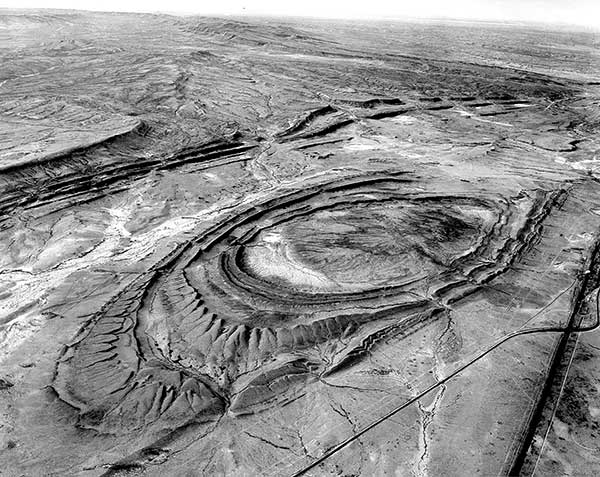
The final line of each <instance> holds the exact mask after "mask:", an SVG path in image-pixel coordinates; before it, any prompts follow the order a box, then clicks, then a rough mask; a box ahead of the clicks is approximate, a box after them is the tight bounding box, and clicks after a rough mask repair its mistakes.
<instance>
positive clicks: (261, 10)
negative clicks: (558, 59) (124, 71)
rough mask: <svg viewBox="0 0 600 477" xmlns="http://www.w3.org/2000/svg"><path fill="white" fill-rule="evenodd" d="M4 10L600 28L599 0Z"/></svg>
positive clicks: (379, 0)
mask: <svg viewBox="0 0 600 477" xmlns="http://www.w3.org/2000/svg"><path fill="white" fill-rule="evenodd" d="M0 7H11V8H76V9H84V10H104V11H136V12H170V13H198V14H206V15H218V14H222V15H223V14H227V15H230V14H234V15H236V14H246V15H294V16H313V17H329V18H402V17H407V16H408V17H419V18H456V19H469V20H475V19H477V20H499V21H506V20H508V21H511V20H513V21H534V22H549V23H572V24H578V25H586V26H595V27H598V28H600V0H362V1H353V0H297V1H294V0H292V1H290V0H195V1H194V0H168V1H166V0H0Z"/></svg>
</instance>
